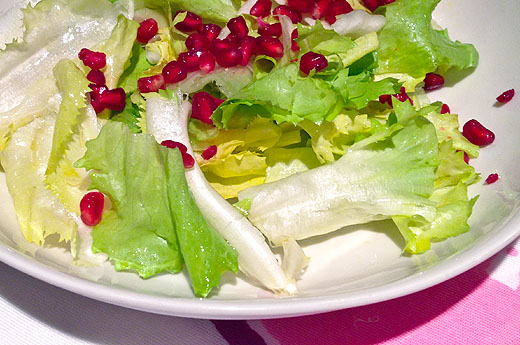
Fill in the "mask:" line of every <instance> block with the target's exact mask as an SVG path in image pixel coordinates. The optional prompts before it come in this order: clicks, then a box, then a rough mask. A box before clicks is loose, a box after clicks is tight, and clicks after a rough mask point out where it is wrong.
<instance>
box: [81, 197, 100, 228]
mask: <svg viewBox="0 0 520 345" xmlns="http://www.w3.org/2000/svg"><path fill="white" fill-rule="evenodd" d="M103 207H105V196H104V195H103V194H102V193H100V192H90V193H87V194H85V195H84V196H83V198H82V199H81V201H80V203H79V209H80V211H81V220H82V221H83V223H85V225H88V226H95V225H98V224H99V222H101V219H102V217H103Z"/></svg>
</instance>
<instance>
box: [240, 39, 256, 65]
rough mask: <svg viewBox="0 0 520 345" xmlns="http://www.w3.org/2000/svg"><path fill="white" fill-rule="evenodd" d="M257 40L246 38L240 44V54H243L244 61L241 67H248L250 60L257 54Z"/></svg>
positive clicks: (241, 62)
mask: <svg viewBox="0 0 520 345" xmlns="http://www.w3.org/2000/svg"><path fill="white" fill-rule="evenodd" d="M256 50H257V47H256V39H255V38H254V37H251V36H246V37H244V38H243V39H242V43H240V53H241V54H242V60H241V61H240V65H242V66H246V65H247V64H248V63H249V59H251V56H253V55H254V54H255V53H256Z"/></svg>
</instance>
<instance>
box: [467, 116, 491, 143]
mask: <svg viewBox="0 0 520 345" xmlns="http://www.w3.org/2000/svg"><path fill="white" fill-rule="evenodd" d="M462 135H464V137H465V138H466V139H468V140H469V141H470V142H471V143H472V144H475V145H478V146H480V147H482V146H487V145H489V144H491V143H492V142H493V141H495V133H493V132H492V131H490V130H489V129H487V128H486V127H484V126H482V124H481V123H480V122H478V121H477V120H469V121H468V122H466V123H465V124H464V127H462Z"/></svg>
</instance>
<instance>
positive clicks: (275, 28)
mask: <svg viewBox="0 0 520 345" xmlns="http://www.w3.org/2000/svg"><path fill="white" fill-rule="evenodd" d="M258 33H259V34H260V35H262V36H274V37H280V36H282V24H280V23H274V24H270V25H269V24H268V25H266V26H263V27H260V28H258Z"/></svg>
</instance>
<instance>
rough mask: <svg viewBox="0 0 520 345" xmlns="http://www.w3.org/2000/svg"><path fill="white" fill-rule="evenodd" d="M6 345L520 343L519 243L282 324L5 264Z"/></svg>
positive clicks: (0, 332)
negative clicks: (214, 313) (68, 287)
mask: <svg viewBox="0 0 520 345" xmlns="http://www.w3.org/2000/svg"><path fill="white" fill-rule="evenodd" d="M0 277H1V278H0V343H1V344H52V345H55V344H125V345H134V344H139V345H143V344H145V345H146V344H153V345H161V344H168V345H171V344H182V345H192V344H211V345H216V344H223V345H225V344H231V345H257V344H268V345H277V344H280V345H292V344H295V345H305V344H313V345H314V344H348V345H357V344H366V345H368V344H389V345H394V344H414V345H428V344H475V345H477V344H478V345H485V344H490V345H491V344H493V345H495V344H500V345H507V344H510V345H518V344H520V288H519V287H520V239H519V240H517V241H516V242H514V243H512V244H511V245H509V246H508V247H507V248H506V249H504V250H503V251H501V252H500V253H499V254H497V255H496V256H494V257H493V258H491V259H489V260H487V261H486V262H484V263H482V264H480V265H479V266H477V267H475V268H473V269H472V270H470V271H468V272H466V273H464V274H462V275H460V276H458V277H455V278H453V279H451V280H449V281H446V282H444V283H442V284H439V285H437V286H434V287H432V288H430V289H427V290H424V291H421V292H418V293H415V294H413V295H409V296H406V297H402V298H398V299H395V300H391V301H387V302H382V303H378V304H374V305H369V306H364V307H358V308H353V309H348V310H342V311H337V312H332V313H326V314H321V315H314V316H306V317H298V318H291V319H279V320H255V321H209V320H192V319H182V318H176V317H168V316H161V315H153V314H147V313H144V312H139V311H135V310H129V309H125V308H121V307H117V306H113V305H109V304H105V303H101V302H98V301H94V300H91V299H88V298H85V297H82V296H78V295H75V294H73V293H70V292H68V291H65V290H62V289H59V288H56V287H53V286H51V285H48V284H45V283H43V282H40V281H38V280H36V279H34V278H31V277H29V276H26V275H24V274H23V273H20V272H17V271H15V270H13V269H11V268H9V267H7V266H5V265H3V264H0Z"/></svg>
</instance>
